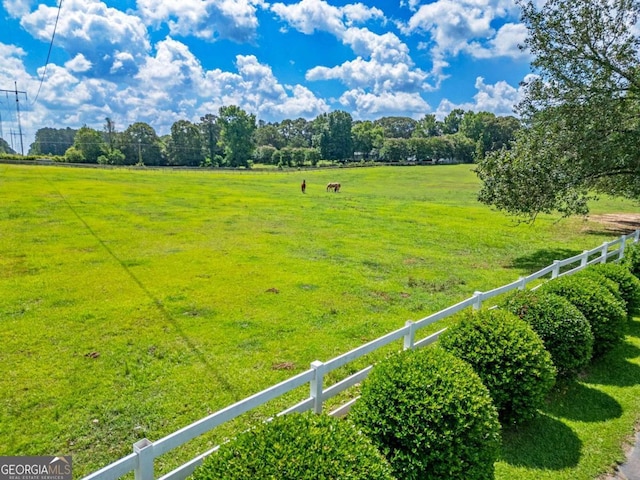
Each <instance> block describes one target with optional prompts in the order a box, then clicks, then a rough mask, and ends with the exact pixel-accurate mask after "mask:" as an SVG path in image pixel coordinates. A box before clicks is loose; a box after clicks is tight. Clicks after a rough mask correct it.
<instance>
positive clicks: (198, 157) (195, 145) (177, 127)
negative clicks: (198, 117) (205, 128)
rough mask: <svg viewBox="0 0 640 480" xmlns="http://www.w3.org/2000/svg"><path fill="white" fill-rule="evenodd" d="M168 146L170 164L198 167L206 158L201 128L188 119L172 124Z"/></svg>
mask: <svg viewBox="0 0 640 480" xmlns="http://www.w3.org/2000/svg"><path fill="white" fill-rule="evenodd" d="M167 147H168V148H167V155H168V161H169V164H170V165H186V166H191V167H196V166H198V165H200V164H201V163H202V162H203V160H204V156H203V149H202V137H201V136H200V129H199V128H198V126H197V125H195V124H193V123H191V122H189V121H187V120H178V121H177V122H174V124H173V125H172V126H171V137H170V141H169V144H168V145H167Z"/></svg>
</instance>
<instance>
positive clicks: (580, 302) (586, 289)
mask: <svg viewBox="0 0 640 480" xmlns="http://www.w3.org/2000/svg"><path fill="white" fill-rule="evenodd" d="M542 289H543V290H544V291H546V292H550V293H556V294H558V295H560V296H562V297H564V298H566V299H567V300H569V301H570V302H571V303H573V304H574V305H575V306H576V307H577V308H578V310H580V311H581V312H582V314H583V315H584V316H585V318H586V319H587V321H588V322H589V324H590V325H591V331H592V333H593V341H594V344H593V355H594V356H595V357H597V356H601V355H603V354H604V353H606V352H608V351H609V350H611V349H612V348H613V347H614V346H615V345H617V344H618V343H620V341H621V340H622V338H623V337H624V330H625V323H626V316H627V314H626V311H625V308H624V305H623V304H622V302H620V301H619V300H617V299H616V298H615V297H614V295H613V294H612V293H611V292H610V291H609V290H608V289H607V287H606V286H604V285H602V284H600V283H598V282H596V281H594V280H592V279H591V278H587V277H585V276H582V277H580V276H576V275H570V276H569V275H566V276H563V277H560V278H556V279H553V280H551V281H549V282H547V283H545V284H544V285H543V286H542Z"/></svg>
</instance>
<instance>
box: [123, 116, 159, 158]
mask: <svg viewBox="0 0 640 480" xmlns="http://www.w3.org/2000/svg"><path fill="white" fill-rule="evenodd" d="M121 141H122V147H121V148H122V153H124V155H125V157H126V164H128V165H134V164H137V163H140V162H142V163H143V164H144V165H164V164H165V161H164V158H163V156H162V151H161V142H160V138H159V137H158V135H157V134H156V131H155V130H154V129H153V127H151V126H150V125H149V124H147V123H144V122H136V123H134V124H133V125H130V126H129V127H128V128H127V129H126V130H125V131H124V132H123V133H122V136H121Z"/></svg>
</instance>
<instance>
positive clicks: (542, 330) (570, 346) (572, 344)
mask: <svg viewBox="0 0 640 480" xmlns="http://www.w3.org/2000/svg"><path fill="white" fill-rule="evenodd" d="M501 307H502V308H504V309H505V310H508V311H509V312H511V313H513V314H515V315H517V316H518V317H519V318H521V319H522V320H524V321H525V322H527V323H528V324H529V325H531V327H532V328H533V330H534V331H535V332H536V333H537V334H538V336H539V337H540V339H541V340H542V342H543V343H544V346H545V348H546V349H547V351H548V352H549V353H550V354H551V359H552V360H553V364H554V365H555V366H556V369H557V371H558V376H559V377H562V378H564V379H573V378H575V377H576V376H577V374H578V373H580V371H581V370H582V369H583V368H584V367H586V366H587V365H588V364H589V361H590V360H591V354H592V351H593V333H591V326H590V325H589V322H588V321H587V319H586V318H585V316H584V315H583V314H582V313H581V312H580V310H578V308H577V307H575V306H574V305H573V304H572V303H571V302H569V300H567V299H565V298H564V297H561V296H559V295H555V294H553V293H547V292H541V291H539V290H537V291H532V290H523V291H518V292H516V293H514V294H512V295H510V296H509V297H507V298H506V299H505V301H504V302H503V303H502V304H501Z"/></svg>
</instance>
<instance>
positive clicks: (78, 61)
mask: <svg viewBox="0 0 640 480" xmlns="http://www.w3.org/2000/svg"><path fill="white" fill-rule="evenodd" d="M64 66H65V68H66V69H67V70H69V71H70V72H74V73H82V72H86V71H87V70H89V69H91V66H92V64H91V62H90V61H89V60H87V59H86V57H85V56H84V55H83V54H81V53H79V54H77V55H76V56H75V57H73V58H72V59H71V60H69V61H68V62H66V63H65V64H64Z"/></svg>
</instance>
